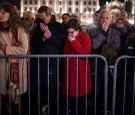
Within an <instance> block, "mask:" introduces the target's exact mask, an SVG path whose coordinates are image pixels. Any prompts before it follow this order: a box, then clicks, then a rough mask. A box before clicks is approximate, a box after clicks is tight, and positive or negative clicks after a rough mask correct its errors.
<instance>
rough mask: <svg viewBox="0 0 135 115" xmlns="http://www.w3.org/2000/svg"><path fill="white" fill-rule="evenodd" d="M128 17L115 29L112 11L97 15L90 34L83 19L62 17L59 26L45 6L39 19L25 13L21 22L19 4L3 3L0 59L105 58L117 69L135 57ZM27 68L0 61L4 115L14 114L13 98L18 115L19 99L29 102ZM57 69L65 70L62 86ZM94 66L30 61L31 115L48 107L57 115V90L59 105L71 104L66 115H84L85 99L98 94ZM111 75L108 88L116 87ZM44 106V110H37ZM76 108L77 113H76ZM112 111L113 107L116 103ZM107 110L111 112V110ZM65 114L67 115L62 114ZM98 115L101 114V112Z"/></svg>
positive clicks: (15, 62) (64, 61) (74, 61)
mask: <svg viewBox="0 0 135 115" xmlns="http://www.w3.org/2000/svg"><path fill="white" fill-rule="evenodd" d="M126 17H127V13H126V12H125V11H122V12H121V13H120V15H119V17H118V18H117V19H116V20H115V22H113V23H112V14H111V12H110V11H108V10H106V9H101V10H98V11H97V12H95V13H94V15H93V24H90V25H88V28H87V30H86V32H85V31H83V30H82V28H81V23H80V20H79V18H78V17H74V16H73V15H70V14H68V13H65V14H63V15H62V22H61V23H60V22H58V21H57V20H56V17H55V15H53V14H52V10H51V8H50V7H48V6H45V5H44V6H41V7H40V8H39V9H38V11H37V15H36V16H35V15H34V14H33V13H32V12H31V11H25V12H24V13H23V16H22V17H21V16H20V11H19V10H18V8H17V7H16V6H15V4H10V3H3V4H0V55H21V54H23V55H28V54H31V55H63V54H66V55H72V54H77V55H84V54H87V55H89V54H100V55H103V56H104V57H106V59H107V61H108V64H109V65H113V64H114V63H115V61H116V59H117V58H118V56H121V55H125V54H127V55H134V54H135V26H134V25H132V24H130V23H129V22H128V20H127V18H126ZM86 62H87V63H86ZM99 63H100V62H99ZM27 64H28V60H27V59H26V58H22V59H19V62H18V59H17V58H10V59H4V58H0V93H1V100H2V101H1V104H2V108H3V109H2V115H8V114H9V111H7V108H8V105H6V104H5V103H6V102H7V100H9V99H8V98H9V96H10V97H11V103H12V106H11V109H12V110H11V112H12V114H13V115H19V106H18V105H19V104H20V102H19V97H21V105H23V104H24V103H25V101H24V100H26V98H28V97H27V96H28V88H27V84H28V81H27V79H28V77H27V75H28V72H27V70H28V65H27ZM76 65H78V67H77V66H76ZM9 66H10V67H9ZM38 66H39V67H38ZM58 66H60V67H59V69H60V70H61V71H60V72H61V73H60V76H61V78H62V80H61V81H60V83H59V82H58V75H59V71H58V70H59V69H58ZM94 66H95V65H94V63H93V62H92V60H87V59H86V58H78V59H77V58H76V57H73V58H69V59H68V58H64V59H61V60H60V61H59V64H58V60H57V59H56V58H50V59H49V62H48V58H40V59H39V60H38V59H35V58H32V59H30V81H29V82H30V84H31V103H32V105H31V108H32V109H31V113H32V115H38V114H40V115H42V114H43V111H42V109H43V108H44V107H46V105H47V107H48V108H49V111H48V112H49V115H56V113H57V105H58V102H57V99H58V97H57V96H56V95H57V93H58V92H57V91H58V87H60V90H61V91H60V96H62V101H61V102H60V104H61V105H63V106H65V105H66V103H67V102H66V101H65V100H66V99H65V98H66V97H68V99H69V110H67V111H68V112H69V114H70V115H76V114H78V115H84V113H85V110H86V97H87V96H86V95H88V94H91V92H92V91H93V87H92V86H93V85H92V70H93V68H94ZM101 66H102V63H101V64H100V66H98V70H99V71H98V72H99V74H98V84H103V81H104V80H103V79H104V73H103V66H102V67H101ZM48 67H49V68H48ZM8 68H10V72H9V69H8ZM39 68H40V70H39ZM129 70H130V69H129ZM111 75H112V74H109V76H108V78H109V80H108V82H109V84H112V76H111ZM76 76H77V77H78V78H76ZM86 79H87V80H86ZM38 80H39V82H37V81H38ZM48 81H49V82H48ZM38 83H40V84H38ZM77 85H78V87H76V86H77ZM97 87H98V88H97V89H98V92H102V89H103V86H102V85H99V86H97ZM111 88H112V86H111V85H109V87H108V100H111V95H112V94H111V92H109V91H112V89H111ZM48 90H49V91H48ZM39 92H40V95H39V94H38V93H39ZM48 93H49V94H48ZM48 95H49V98H48ZM101 95H102V94H101V93H97V97H99V98H100V97H101ZM64 97H65V98H64ZM39 101H40V105H38V104H37V103H39ZM48 103H49V104H48ZM76 103H77V105H78V109H76ZM5 105H6V106H5ZM26 105H28V100H27V102H26V104H24V106H26ZM108 105H111V102H110V103H108ZM38 106H40V110H39V108H38ZM60 107H61V106H60ZM5 108H6V109H5ZM24 108H25V107H24ZM62 108H64V107H62ZM65 108H67V107H65ZM98 108H100V104H99V106H98ZM25 109H26V110H24V111H27V108H25ZM108 109H109V110H110V111H111V107H110V106H108ZM76 110H78V111H76ZM22 111H23V110H22ZM67 111H66V112H67ZM27 112H28V111H27ZM76 112H77V113H76ZM22 114H23V113H22ZM24 114H25V113H24ZM60 114H62V115H63V113H61V111H60ZM97 114H99V115H101V114H102V113H101V111H100V110H99V113H98V112H97Z"/></svg>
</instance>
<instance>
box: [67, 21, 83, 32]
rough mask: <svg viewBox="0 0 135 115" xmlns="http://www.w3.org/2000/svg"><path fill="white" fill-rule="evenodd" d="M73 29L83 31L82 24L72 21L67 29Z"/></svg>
mask: <svg viewBox="0 0 135 115" xmlns="http://www.w3.org/2000/svg"><path fill="white" fill-rule="evenodd" d="M69 28H73V29H75V30H79V31H80V30H82V28H81V25H80V23H79V22H78V20H77V19H70V20H69V21H68V23H67V24H66V29H69Z"/></svg>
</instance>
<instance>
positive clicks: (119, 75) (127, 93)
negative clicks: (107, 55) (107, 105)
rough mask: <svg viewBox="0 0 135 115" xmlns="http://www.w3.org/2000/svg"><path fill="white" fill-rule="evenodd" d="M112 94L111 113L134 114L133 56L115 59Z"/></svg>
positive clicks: (134, 62) (116, 114) (134, 83)
mask: <svg viewBox="0 0 135 115" xmlns="http://www.w3.org/2000/svg"><path fill="white" fill-rule="evenodd" d="M112 94H113V95H112V115H134V114H135V99H134V98H135V56H126V55H125V56H120V57H119V58H118V59H117V60H116V63H115V66H114V77H113V93H112Z"/></svg>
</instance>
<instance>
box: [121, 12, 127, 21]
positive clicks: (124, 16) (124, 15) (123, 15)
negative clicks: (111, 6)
mask: <svg viewBox="0 0 135 115" xmlns="http://www.w3.org/2000/svg"><path fill="white" fill-rule="evenodd" d="M120 17H121V18H122V19H124V20H126V18H127V16H126V13H124V12H122V13H121V14H120Z"/></svg>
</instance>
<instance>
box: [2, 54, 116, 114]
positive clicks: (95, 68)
mask: <svg viewBox="0 0 135 115" xmlns="http://www.w3.org/2000/svg"><path fill="white" fill-rule="evenodd" d="M14 57H15V58H18V62H19V60H20V59H23V58H26V59H27V67H28V68H27V71H28V78H27V80H28V83H27V85H28V90H27V96H26V97H25V99H24V101H21V95H20V94H19V108H18V109H19V113H18V115H23V114H25V115H26V114H27V115H34V114H33V113H32V112H33V110H34V109H35V108H32V106H33V105H32V102H33V101H34V100H33V93H32V92H31V91H32V90H33V89H32V86H31V85H32V84H31V82H30V81H31V77H32V76H31V73H30V71H31V67H32V66H33V65H32V66H31V60H32V59H33V60H36V62H37V66H36V67H34V68H37V70H38V73H37V76H38V77H37V78H38V79H37V93H36V94H37V97H38V98H37V103H36V104H35V103H34V104H35V105H36V107H37V108H36V109H37V115H41V110H46V109H47V113H43V115H50V108H49V104H51V102H50V101H49V100H51V99H50V98H51V97H49V96H50V95H49V93H50V89H49V88H48V89H47V100H48V101H47V105H48V106H45V107H44V108H41V106H40V104H41V103H42V101H41V100H40V97H41V95H40V94H41V93H42V94H43V92H41V89H40V85H41V84H40V76H42V75H41V74H40V64H41V63H40V61H41V59H43V58H46V59H47V68H49V66H50V65H49V61H50V60H51V59H52V58H53V59H54V58H55V59H56V62H57V65H56V67H57V81H56V82H57V89H56V90H57V94H55V95H56V98H57V108H56V109H57V112H56V113H55V115H70V110H69V107H68V105H69V102H68V101H69V97H68V96H66V101H64V102H65V103H64V104H63V102H62V104H63V105H61V103H60V101H61V83H60V81H59V79H60V75H61V73H60V72H62V71H60V68H59V66H60V62H61V60H62V59H65V58H66V59H67V63H69V59H70V58H77V62H76V63H77V65H76V68H77V71H76V72H77V73H78V59H80V58H86V68H87V66H88V64H87V62H88V60H90V62H91V70H92V81H93V82H92V84H93V85H92V86H93V87H92V89H93V90H92V93H91V94H90V95H86V97H85V98H86V99H85V104H86V108H85V113H84V114H83V115H88V114H91V115H98V114H99V115H107V111H108V110H107V90H108V88H107V87H108V64H107V61H106V59H105V58H104V57H103V56H101V55H17V56H16V55H15V56H13V55H7V56H0V61H1V59H5V60H8V63H9V67H8V70H9V73H10V58H14ZM101 63H102V66H100V64H101ZM0 66H1V65H0ZM19 66H20V63H19ZM115 68H117V63H116V64H115ZM62 69H63V68H62ZM100 69H101V70H102V72H101V71H100ZM47 71H48V78H49V75H50V74H51V73H49V69H48V70H47ZM87 71H88V70H87V69H86V73H87ZM100 72H101V73H100ZM9 73H8V74H9ZM19 73H20V72H19ZM19 73H18V74H19ZM115 73H116V69H115ZM67 76H68V68H67ZM77 76H78V75H77ZM101 76H102V77H101ZM3 77H4V76H3ZM9 77H10V74H9ZM100 77H101V78H100ZM98 78H100V80H101V79H102V83H101V84H102V85H100V86H97V85H98V83H99V82H98ZM86 79H87V75H86ZM115 79H116V74H115V77H114V81H116V80H115ZM67 81H68V80H67ZM9 82H10V78H9V80H8V83H9ZM32 83H34V82H32ZM49 83H50V81H49V79H48V83H47V85H48V87H49ZM115 85H116V82H114V86H113V87H114V88H116V87H115ZM76 86H77V90H76V93H77V92H78V84H77V85H76ZM102 86H103V87H102ZM67 87H68V85H67ZM101 87H102V88H101ZM98 88H101V91H99V92H102V93H99V96H100V97H101V98H102V99H101V100H100V101H101V102H98V101H99V98H98V97H99V96H98V94H97V93H98V91H97V90H98ZM19 91H20V89H19ZM42 91H43V90H42ZM0 93H1V92H0ZM67 93H68V92H67ZM113 93H114V94H113V107H112V110H115V101H114V100H115V95H116V93H115V89H114V90H113ZM26 99H27V101H26V102H27V106H25V105H24V108H25V109H26V111H24V112H25V113H22V111H23V107H22V105H23V104H24V103H25V100H26ZM1 102H2V97H1V95H0V115H4V114H3V113H2V112H3V110H2V108H3V107H2V106H3V105H2V103H1ZM8 103H9V104H8V108H7V109H8V111H9V113H8V114H9V115H13V114H12V104H11V97H10V96H9V97H8ZM98 103H99V106H98ZM35 105H34V106H35ZM61 106H63V108H64V109H63V110H65V114H63V113H62V114H61V108H60V107H61ZM77 106H78V96H77V97H76V115H78V114H79V113H78V112H77V111H78V108H77ZM102 106H103V108H102ZM100 107H101V108H100ZM99 108H100V112H99ZM27 110H28V111H27ZM26 112H27V113H26ZM101 112H102V114H101ZM113 115H115V113H113Z"/></svg>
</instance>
